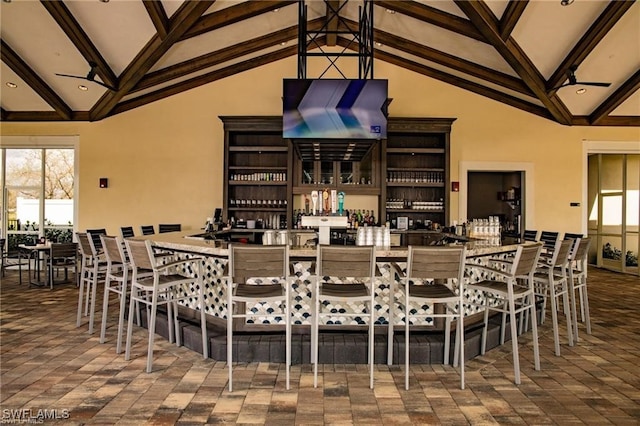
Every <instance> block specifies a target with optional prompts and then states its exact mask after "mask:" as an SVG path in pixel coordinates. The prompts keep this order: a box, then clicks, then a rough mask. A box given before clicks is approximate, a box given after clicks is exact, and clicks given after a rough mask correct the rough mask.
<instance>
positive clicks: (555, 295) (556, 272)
mask: <svg viewBox="0 0 640 426" xmlns="http://www.w3.org/2000/svg"><path fill="white" fill-rule="evenodd" d="M572 246H573V240H558V242H557V243H556V245H555V248H554V250H553V255H552V256H551V259H550V260H549V262H548V263H542V264H540V265H538V267H537V269H536V272H535V273H534V275H533V281H534V289H535V294H536V296H538V297H540V298H541V299H542V313H541V315H540V317H541V319H540V323H541V324H543V323H544V320H545V316H546V306H547V300H550V301H551V320H552V323H553V324H552V326H553V341H554V346H555V353H556V356H560V337H559V331H558V302H559V301H560V298H562V305H563V311H564V314H565V317H566V319H567V338H568V340H569V346H573V328H572V326H571V308H570V304H569V295H570V293H569V283H568V282H567V280H568V277H567V274H568V272H567V270H568V268H569V255H570V254H571V247H572Z"/></svg>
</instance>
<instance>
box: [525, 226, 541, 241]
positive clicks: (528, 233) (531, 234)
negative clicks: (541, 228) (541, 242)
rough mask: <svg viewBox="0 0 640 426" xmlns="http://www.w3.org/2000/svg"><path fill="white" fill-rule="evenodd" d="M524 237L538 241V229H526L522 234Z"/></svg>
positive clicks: (527, 239) (526, 239)
mask: <svg viewBox="0 0 640 426" xmlns="http://www.w3.org/2000/svg"><path fill="white" fill-rule="evenodd" d="M522 239H523V240H524V241H532V242H536V241H538V231H537V230H533V229H525V231H524V233H523V234H522Z"/></svg>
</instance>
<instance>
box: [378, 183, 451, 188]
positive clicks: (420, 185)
mask: <svg viewBox="0 0 640 426" xmlns="http://www.w3.org/2000/svg"><path fill="white" fill-rule="evenodd" d="M387 186H388V187H396V188H444V182H387Z"/></svg>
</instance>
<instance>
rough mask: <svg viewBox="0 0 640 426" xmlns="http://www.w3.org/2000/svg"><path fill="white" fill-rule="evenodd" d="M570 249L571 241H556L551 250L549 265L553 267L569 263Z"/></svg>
mask: <svg viewBox="0 0 640 426" xmlns="http://www.w3.org/2000/svg"><path fill="white" fill-rule="evenodd" d="M571 247H573V240H558V242H557V243H556V245H555V247H554V250H553V257H552V258H551V264H552V265H553V266H565V265H566V264H567V263H568V262H569V256H570V255H571Z"/></svg>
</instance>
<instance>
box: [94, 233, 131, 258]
mask: <svg viewBox="0 0 640 426" xmlns="http://www.w3.org/2000/svg"><path fill="white" fill-rule="evenodd" d="M100 239H101V240H102V247H103V248H104V255H105V256H106V257H107V262H110V263H112V264H114V263H115V264H118V263H120V264H123V263H125V262H126V257H125V254H124V249H123V248H122V240H121V239H120V238H118V237H112V236H108V235H101V236H100Z"/></svg>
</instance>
